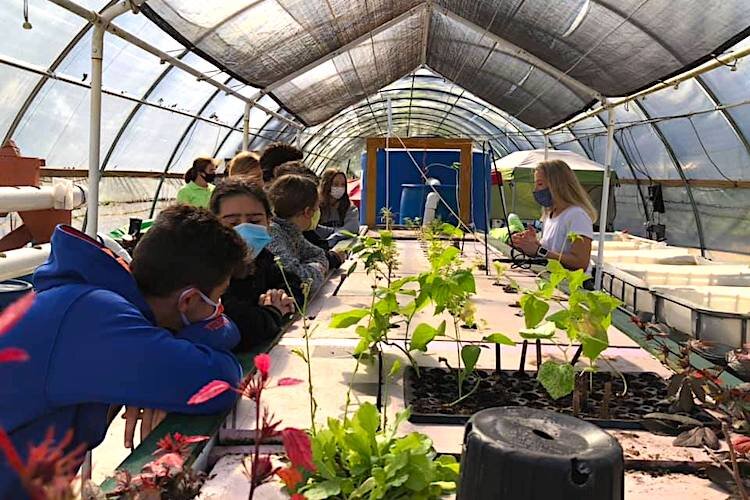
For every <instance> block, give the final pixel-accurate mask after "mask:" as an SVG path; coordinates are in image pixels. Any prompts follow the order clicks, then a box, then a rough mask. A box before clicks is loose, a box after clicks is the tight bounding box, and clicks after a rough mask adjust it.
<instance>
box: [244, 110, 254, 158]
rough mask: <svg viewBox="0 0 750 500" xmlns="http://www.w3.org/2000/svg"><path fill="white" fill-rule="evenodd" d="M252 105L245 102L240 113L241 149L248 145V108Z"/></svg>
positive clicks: (245, 149)
mask: <svg viewBox="0 0 750 500" xmlns="http://www.w3.org/2000/svg"><path fill="white" fill-rule="evenodd" d="M251 108H252V105H251V104H250V103H249V102H246V103H245V113H244V114H243V115H242V151H247V148H248V147H250V109H251Z"/></svg>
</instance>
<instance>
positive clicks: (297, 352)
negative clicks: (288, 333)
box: [292, 347, 307, 363]
mask: <svg viewBox="0 0 750 500" xmlns="http://www.w3.org/2000/svg"><path fill="white" fill-rule="evenodd" d="M292 354H294V355H296V356H299V357H300V358H302V361H304V362H305V363H307V356H305V353H304V352H303V351H302V349H300V348H299V347H295V348H294V349H292Z"/></svg>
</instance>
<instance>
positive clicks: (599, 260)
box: [594, 107, 616, 290]
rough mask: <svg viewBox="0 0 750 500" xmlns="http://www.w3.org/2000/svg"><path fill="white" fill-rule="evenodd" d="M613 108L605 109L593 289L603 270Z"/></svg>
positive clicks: (610, 168)
mask: <svg viewBox="0 0 750 500" xmlns="http://www.w3.org/2000/svg"><path fill="white" fill-rule="evenodd" d="M615 119H616V118H615V108H614V107H610V108H609V109H608V110H607V149H606V152H605V154H604V179H603V181H602V204H601V207H600V209H599V248H597V249H596V277H595V278H594V289H596V290H599V289H601V285H602V271H603V270H604V235H605V234H606V232H607V212H608V210H609V184H610V180H611V177H612V156H613V153H614V149H615V147H614V146H615Z"/></svg>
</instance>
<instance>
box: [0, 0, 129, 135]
mask: <svg viewBox="0 0 750 500" xmlns="http://www.w3.org/2000/svg"><path fill="white" fill-rule="evenodd" d="M117 1H118V0H109V2H107V4H106V5H105V6H104V7H102V9H101V10H100V11H99V13H100V14H101V13H102V12H103V11H105V10H106V9H108V8H110V7H111V6H112V5H114V4H115V3H117ZM93 26H94V25H93V24H91V23H88V22H87V23H86V24H85V25H84V26H83V28H81V29H80V30H79V31H78V33H76V34H75V35H74V36H73V38H71V40H70V41H69V42H68V44H67V45H66V46H65V47H64V48H63V49H62V50H61V51H60V53H59V54H58V55H57V57H56V58H55V59H54V61H52V63H51V64H50V65H49V66H48V67H47V72H48V73H54V72H55V70H56V69H57V68H59V67H60V65H61V64H62V62H63V61H64V60H65V58H66V57H68V54H70V52H71V51H72V50H73V49H74V48H75V46H76V45H78V42H80V41H81V40H82V39H83V37H84V36H86V33H88V32H89V30H91V28H92V27H93ZM49 79H50V77H49V75H43V76H42V77H41V78H40V79H39V81H38V82H37V83H36V85H34V88H33V89H32V90H31V93H30V94H29V95H28V97H26V100H25V101H24V103H23V105H21V107H20V108H19V110H18V113H16V116H15V117H14V118H13V121H12V122H11V124H10V128H8V131H7V132H6V134H5V138H4V139H3V142H1V143H0V144H5V143H6V142H7V141H9V140H10V139H12V138H13V134H15V132H16V129H17V128H18V125H20V124H21V120H22V119H23V117H24V116H25V115H26V112H27V111H28V110H29V107H30V106H31V103H32V102H33V101H34V99H36V96H37V95H39V92H40V91H41V90H42V88H43V87H44V84H45V83H47V81H48V80H49Z"/></svg>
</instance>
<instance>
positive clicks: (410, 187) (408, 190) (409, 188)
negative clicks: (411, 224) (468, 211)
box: [399, 184, 458, 224]
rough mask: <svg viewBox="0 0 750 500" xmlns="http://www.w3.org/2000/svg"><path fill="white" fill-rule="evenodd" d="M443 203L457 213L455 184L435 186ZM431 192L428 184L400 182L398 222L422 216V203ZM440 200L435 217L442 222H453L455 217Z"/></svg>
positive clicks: (404, 222) (401, 222) (402, 222)
mask: <svg viewBox="0 0 750 500" xmlns="http://www.w3.org/2000/svg"><path fill="white" fill-rule="evenodd" d="M435 188H436V190H437V192H438V193H439V194H440V196H441V197H442V199H443V200H444V201H445V203H447V204H448V206H450V209H452V210H453V211H454V212H456V213H458V200H457V199H456V186H455V185H446V186H435ZM431 192H432V188H431V187H430V186H425V185H424V184H402V185H401V205H400V207H399V224H406V219H407V218H408V219H412V220H413V219H415V218H417V217H419V218H420V219H422V218H423V217H424V204H425V201H426V200H427V195H428V194H429V193H431ZM445 203H443V202H442V201H441V202H440V203H438V208H437V213H436V215H437V217H440V220H442V221H443V222H450V223H451V224H455V223H456V222H457V221H456V218H455V217H454V216H453V214H451V211H450V209H448V206H446V205H445Z"/></svg>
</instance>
